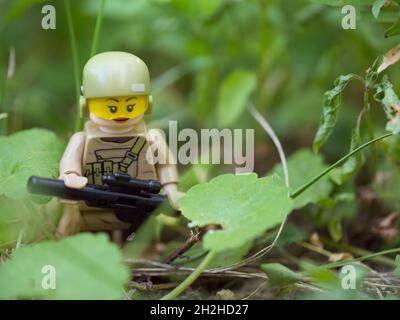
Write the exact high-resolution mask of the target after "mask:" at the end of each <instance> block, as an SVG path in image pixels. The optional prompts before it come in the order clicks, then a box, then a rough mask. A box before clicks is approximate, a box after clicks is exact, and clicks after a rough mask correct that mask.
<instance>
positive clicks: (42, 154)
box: [0, 129, 63, 199]
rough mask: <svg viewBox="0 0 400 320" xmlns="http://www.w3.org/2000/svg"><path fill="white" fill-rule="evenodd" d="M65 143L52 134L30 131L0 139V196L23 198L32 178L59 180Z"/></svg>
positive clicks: (37, 130)
mask: <svg viewBox="0 0 400 320" xmlns="http://www.w3.org/2000/svg"><path fill="white" fill-rule="evenodd" d="M62 150H63V144H62V143H61V141H60V140H59V139H58V138H57V136H56V135H55V134H54V133H52V132H51V131H48V130H45V129H30V130H25V131H20V132H18V133H15V134H13V135H10V136H1V137H0V154H1V157H0V195H5V196H7V197H8V198H12V199H22V198H24V197H26V196H27V195H28V192H27V190H26V182H27V181H28V178H29V177H30V176H31V175H38V176H46V177H57V175H58V162H59V160H60V158H61V155H62Z"/></svg>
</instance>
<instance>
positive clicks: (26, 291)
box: [0, 233, 129, 299]
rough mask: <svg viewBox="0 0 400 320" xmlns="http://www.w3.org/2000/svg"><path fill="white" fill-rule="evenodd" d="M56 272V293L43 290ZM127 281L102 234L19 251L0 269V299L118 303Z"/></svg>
mask: <svg viewBox="0 0 400 320" xmlns="http://www.w3.org/2000/svg"><path fill="white" fill-rule="evenodd" d="M45 266H52V267H54V269H53V270H54V271H55V289H44V288H43V287H42V283H45V284H49V283H50V282H47V280H48V278H45V277H46V275H47V276H49V275H50V272H49V271H47V272H44V271H43V270H44V269H43V267H45ZM128 281H129V271H128V269H127V268H126V267H125V266H124V265H123V264H122V255H121V252H120V251H119V249H118V247H117V246H115V245H114V244H112V243H110V242H109V240H108V238H107V236H106V235H105V234H89V233H82V234H79V235H77V236H73V237H69V238H66V239H64V240H62V241H58V242H55V241H48V242H42V243H39V244H36V245H32V246H26V247H23V248H21V249H18V250H17V251H16V252H15V253H14V254H13V255H12V257H11V258H10V259H9V260H7V261H6V262H5V263H4V264H3V265H2V266H1V267H0V283H1V286H0V298H1V299H28V298H29V299H30V298H34V299H121V298H122V297H123V295H124V288H125V286H126V285H127V283H128Z"/></svg>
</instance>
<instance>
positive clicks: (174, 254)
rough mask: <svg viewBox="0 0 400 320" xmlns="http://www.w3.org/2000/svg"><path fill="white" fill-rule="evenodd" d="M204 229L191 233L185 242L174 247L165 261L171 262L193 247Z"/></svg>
mask: <svg viewBox="0 0 400 320" xmlns="http://www.w3.org/2000/svg"><path fill="white" fill-rule="evenodd" d="M203 233H204V231H203V230H201V231H199V232H197V233H196V234H192V235H191V236H190V238H189V239H188V240H186V242H185V243H184V244H183V245H182V246H181V247H179V248H178V249H176V250H175V251H174V252H172V253H171V254H170V255H169V256H168V257H167V258H166V259H165V263H167V264H171V263H172V262H173V261H174V260H176V259H177V258H179V257H180V256H181V255H182V254H184V253H185V252H186V251H188V250H189V249H190V248H191V247H193V246H194V245H195V244H196V243H197V242H198V241H199V240H200V236H201V235H203Z"/></svg>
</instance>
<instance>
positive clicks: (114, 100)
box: [107, 98, 119, 102]
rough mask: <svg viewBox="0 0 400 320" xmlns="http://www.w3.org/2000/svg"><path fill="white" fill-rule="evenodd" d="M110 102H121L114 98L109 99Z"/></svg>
mask: <svg viewBox="0 0 400 320" xmlns="http://www.w3.org/2000/svg"><path fill="white" fill-rule="evenodd" d="M108 100H112V101H115V102H119V100H118V99H114V98H108V99H107V101H108Z"/></svg>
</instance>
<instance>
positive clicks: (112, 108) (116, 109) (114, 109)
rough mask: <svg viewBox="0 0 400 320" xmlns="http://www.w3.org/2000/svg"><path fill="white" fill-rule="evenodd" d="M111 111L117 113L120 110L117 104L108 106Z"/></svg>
mask: <svg viewBox="0 0 400 320" xmlns="http://www.w3.org/2000/svg"><path fill="white" fill-rule="evenodd" d="M107 108H108V109H109V110H110V112H111V113H116V112H117V111H118V108H117V106H107Z"/></svg>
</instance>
